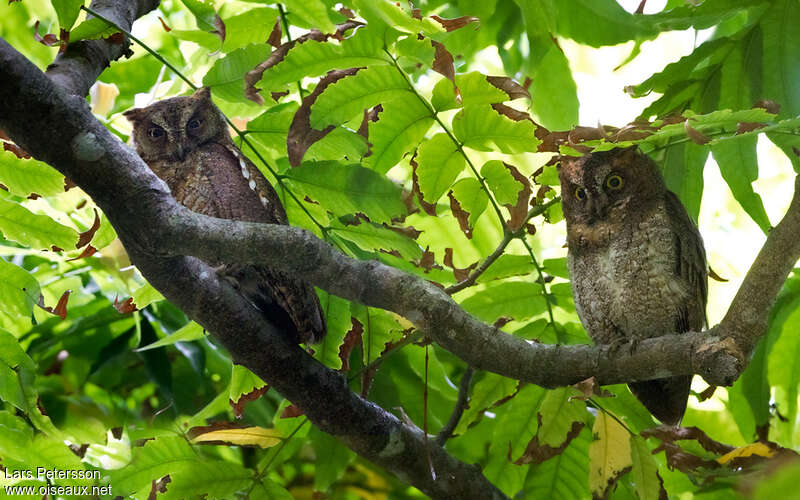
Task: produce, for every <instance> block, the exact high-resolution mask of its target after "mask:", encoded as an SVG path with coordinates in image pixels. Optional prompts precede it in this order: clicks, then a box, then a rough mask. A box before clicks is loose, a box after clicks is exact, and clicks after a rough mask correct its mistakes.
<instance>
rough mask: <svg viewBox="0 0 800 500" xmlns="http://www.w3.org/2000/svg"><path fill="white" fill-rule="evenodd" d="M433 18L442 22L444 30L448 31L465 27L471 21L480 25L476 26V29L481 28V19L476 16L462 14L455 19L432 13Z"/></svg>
mask: <svg viewBox="0 0 800 500" xmlns="http://www.w3.org/2000/svg"><path fill="white" fill-rule="evenodd" d="M431 19H433V20H435V21H436V22H438V23H439V24H441V25H442V27H443V28H444V30H445V31H448V32H450V31H455V30H457V29H460V28H463V27H464V26H466V25H468V24H469V23H478V26H475V29H476V30H477V29H478V28H480V22H481V20H480V19H478V18H477V17H475V16H461V17H457V18H455V19H445V18H442V17H439V16H437V15H432V16H431Z"/></svg>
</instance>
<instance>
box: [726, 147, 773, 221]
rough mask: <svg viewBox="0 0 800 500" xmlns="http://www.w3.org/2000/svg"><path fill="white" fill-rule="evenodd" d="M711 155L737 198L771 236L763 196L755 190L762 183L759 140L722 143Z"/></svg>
mask: <svg viewBox="0 0 800 500" xmlns="http://www.w3.org/2000/svg"><path fill="white" fill-rule="evenodd" d="M711 154H712V155H713V156H714V159H715V160H716V161H717V164H718V165H719V170H720V173H721V174H722V178H723V179H725V182H727V183H728V187H730V188H731V193H733V197H734V198H736V201H738V202H739V205H741V206H742V208H743V209H744V211H745V212H747V214H748V215H749V216H750V217H751V218H752V219H753V221H755V223H756V224H758V226H759V227H760V228H761V230H762V231H764V233H768V232H769V230H770V228H771V227H772V226H771V225H770V222H769V218H768V217H767V212H766V211H765V210H764V203H763V202H762V201H761V196H759V195H758V194H757V193H756V192H755V191H753V186H752V183H753V181H755V180H756V179H758V160H757V159H756V136H752V135H751V136H744V137H733V138H730V139H721V140H719V141H718V142H716V143H714V144H712V145H711Z"/></svg>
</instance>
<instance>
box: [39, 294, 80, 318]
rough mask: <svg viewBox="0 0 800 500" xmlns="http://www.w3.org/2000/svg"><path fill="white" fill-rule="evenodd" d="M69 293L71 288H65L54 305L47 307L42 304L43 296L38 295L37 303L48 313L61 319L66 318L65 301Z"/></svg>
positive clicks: (67, 299)
mask: <svg viewBox="0 0 800 500" xmlns="http://www.w3.org/2000/svg"><path fill="white" fill-rule="evenodd" d="M71 293H72V290H66V291H65V292H64V293H62V294H61V297H60V298H59V299H58V303H57V304H56V307H49V306H46V305H44V296H43V295H39V303H38V304H37V305H38V306H39V307H41V308H42V309H44V310H45V311H47V312H49V313H50V314H54V315H56V316H58V317H59V318H61V319H62V320H63V319H67V301H69V294H71Z"/></svg>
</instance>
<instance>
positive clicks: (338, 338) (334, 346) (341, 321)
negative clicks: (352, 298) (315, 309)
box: [314, 290, 351, 370]
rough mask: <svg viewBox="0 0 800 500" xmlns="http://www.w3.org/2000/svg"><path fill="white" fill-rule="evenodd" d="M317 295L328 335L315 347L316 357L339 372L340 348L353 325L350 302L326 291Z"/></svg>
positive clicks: (320, 291)
mask: <svg viewBox="0 0 800 500" xmlns="http://www.w3.org/2000/svg"><path fill="white" fill-rule="evenodd" d="M317 294H318V295H319V301H320V304H321V305H322V311H323V312H324V314H325V324H326V326H327V333H326V335H325V338H323V339H322V342H321V343H320V344H318V345H316V346H314V357H315V358H317V360H318V361H319V362H320V363H322V364H323V365H325V366H327V367H328V368H333V369H334V370H338V369H339V368H341V367H342V360H341V359H340V358H339V346H341V344H342V341H343V340H344V336H345V334H346V333H347V331H348V330H349V329H350V325H351V323H350V302H348V301H346V300H344V299H342V298H340V297H337V296H336V295H331V294H330V293H328V292H326V291H324V290H319V291H318V292H317Z"/></svg>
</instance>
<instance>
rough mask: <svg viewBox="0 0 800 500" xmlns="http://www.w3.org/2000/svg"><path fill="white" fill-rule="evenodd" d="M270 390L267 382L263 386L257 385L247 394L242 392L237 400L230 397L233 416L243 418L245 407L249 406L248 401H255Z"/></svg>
mask: <svg viewBox="0 0 800 500" xmlns="http://www.w3.org/2000/svg"><path fill="white" fill-rule="evenodd" d="M268 390H269V384H266V385H263V386H261V387H256V388H255V389H253V390H252V391H250V392H248V393H246V394H242V395H241V396H239V399H238V400H237V401H234V400H232V399H229V400H228V403H229V404H230V405H231V408H233V416H234V417H235V418H236V419H237V420H238V419H240V418H242V414H244V407H245V406H247V403H249V402H251V401H255V400H256V399H258V398H260V397H261V396H263V395H264V394H266V393H267V391H268Z"/></svg>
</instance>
